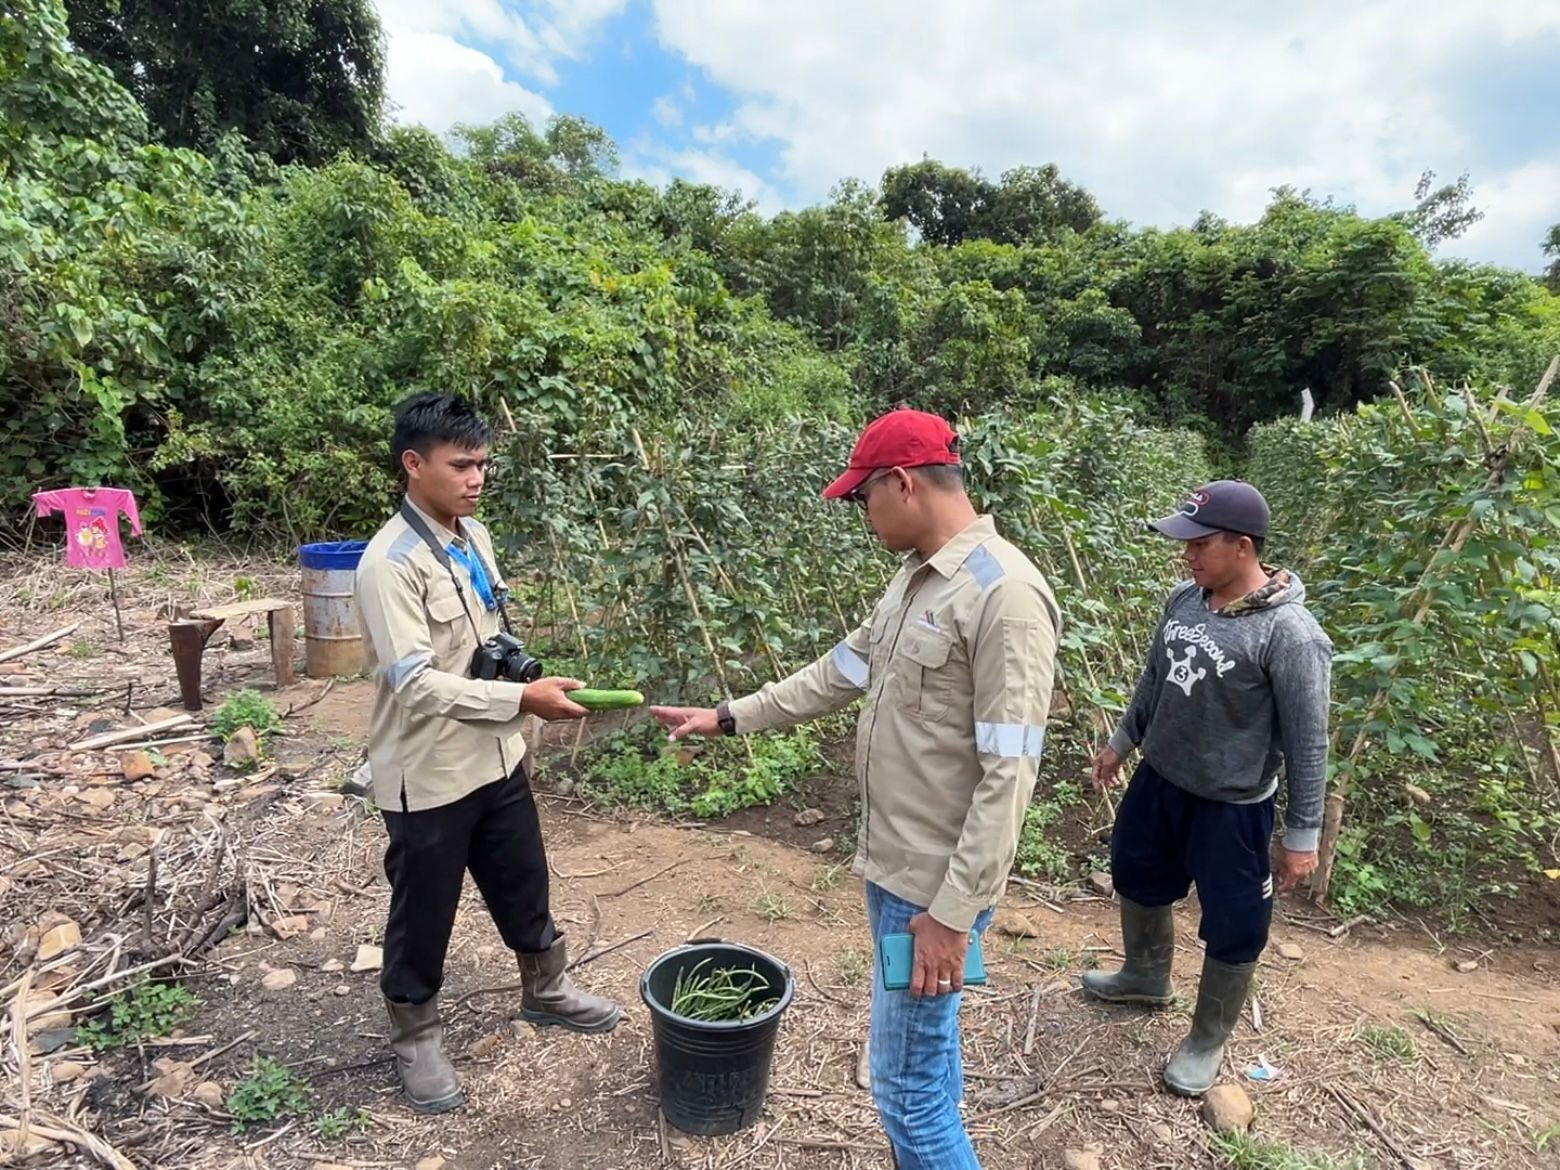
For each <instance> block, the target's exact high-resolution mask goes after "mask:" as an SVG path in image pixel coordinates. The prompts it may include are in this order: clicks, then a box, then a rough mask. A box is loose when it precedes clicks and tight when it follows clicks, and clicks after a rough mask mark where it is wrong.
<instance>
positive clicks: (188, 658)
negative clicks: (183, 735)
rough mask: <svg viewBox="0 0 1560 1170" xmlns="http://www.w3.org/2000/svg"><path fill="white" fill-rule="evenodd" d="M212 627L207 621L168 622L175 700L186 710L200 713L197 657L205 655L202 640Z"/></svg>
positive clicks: (204, 642)
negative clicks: (175, 680)
mask: <svg viewBox="0 0 1560 1170" xmlns="http://www.w3.org/2000/svg"><path fill="white" fill-rule="evenodd" d="M219 624H220V623H219ZM216 628H217V627H216V625H214V624H213V623H211V622H193V621H185V622H169V623H168V641H169V642H170V643H171V644H172V647H173V667H174V670H175V671H177V672H178V675H179V698H180V700H181V701H182V702H183V703H184V709H185V710H186V711H199V710H200V658H201V655H202V654H204V653H205V652H206V639H207V638H209V637H211V633H212V631H213V630H215V629H216Z"/></svg>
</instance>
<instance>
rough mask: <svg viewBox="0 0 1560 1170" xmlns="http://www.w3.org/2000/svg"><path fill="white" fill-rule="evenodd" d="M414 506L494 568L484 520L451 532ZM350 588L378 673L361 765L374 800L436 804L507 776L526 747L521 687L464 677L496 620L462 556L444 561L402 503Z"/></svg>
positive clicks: (407, 808)
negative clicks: (410, 520) (365, 759)
mask: <svg viewBox="0 0 1560 1170" xmlns="http://www.w3.org/2000/svg"><path fill="white" fill-rule="evenodd" d="M418 515H420V516H422V518H423V522H424V523H425V524H427V525H428V530H429V531H430V532H432V533H433V534H434V537H435V538H436V539H439V540H443V541H446V542H447V543H448V542H459V543H460V544H461V545H464V544H465V542H467V541H469V542H470V543H471V544H473V545H475V546H476V548H477V550H478V551H479V552H480V553H481V554H482V559H483V561H484V562H485V563H486V565H487V567H488V569H490V570H491V571H492V572H493V573H494V574H495V575H497V574H498V566H497V564H496V562H495V560H494V557H493V542H492V540H491V539H490V538H489V537H488V533H487V529H486V528H484V527H483V526H482V525H481V524H478V523H477V522H476V521H475V520H462V521H461V522H460V526H461V535H460V536H456V535H455V533H453V532H451V531H450V530H449V529H448V528H445V527H443V526H442V525H441V524H439V523H438V521H436V520H433V519H432V518H431V517H429V516H427V515H426V514H425V513H423V512H422V511H421V510H420V509H419V510H418ZM452 574H453V578H452ZM457 583H458V584H457ZM492 586H493V588H494V589H495V590H497V589H500V588H502V587H503V581H502V578H500V579H499V580H495V581H493V582H492ZM355 596H356V598H357V608H358V617H359V621H360V623H361V625H362V628H363V644H364V648H365V649H366V651H367V656H368V670H369V671H370V673H371V674H372V676H373V679H374V709H373V713H372V715H371V716H370V719H369V732H368V763H369V770H370V771H371V772H372V774H373V779H374V800H375V802H376V803H377V804H378V805H379V807H380V808H382V809H386V810H388V811H390V812H417V811H419V810H421V809H429V808H438V807H439V806H440V805H445V804H450V803H452V802H453V801H457V800H459V799H460V798H461V797H463V796H465V795H467V794H468V793H470V792H473V791H475V790H476V789H478V788H480V787H482V786H483V785H484V784H491V783H493V781H495V780H501V779H503V778H504V777H505V776H507V775H509V773H510V772H512V771H513V770H514V768H515V767H516V765H518V764H519V763H520V759H521V757H522V756H523V755H524V754H525V740H523V739H522V738H521V736H520V725H521V720H522V718H523V717H522V716H521V714H520V698H521V696H522V695H524V694H525V685H524V684H523V683H516V682H510V681H508V680H507V679H492V680H484V679H474V678H472V677H470V669H471V657H472V655H473V654H474V653H475V652H476V650H477V647H478V646H479V645H480V644H481V643H482V642H483V641H486V640H487V639H488V638H490V637H492V636H493V635H494V634H496V633H498V632H499V630H500V629H501V625H500V622H499V615H498V611H497V610H496V609H495V610H489V609H487V608H486V607H485V606H484V605H483V603H482V599H481V597H479V596H478V595H477V591H476V589H475V588H474V587H473V585H472V582H471V575H470V573H469V572H468V571H467V570H466V568H465V567H464V566H463V565H462V564H461V563H460V561H459V560H458V559H452V560H451V562H450V567H449V569H448V570H446V569H445V567H444V566H443V565H441V564H440V563H439V559H438V558H437V557H436V556H434V554H433V550H432V549H430V548H429V547H428V544H427V542H426V541H424V540H423V538H422V537H421V536H419V535H418V534H417V532H416V530H415V529H413V528H412V526H411V525H410V524H408V523H407V522H406V521H405V519H403V518H402V516H401V514H400V513H399V512H397V513H396V514H395V515H394V516H392V517H391V518H390V520H389V522H388V523H386V524H385V526H384V527H383V528H381V529H380V530H379V532H378V534H377V535H375V537H374V539H373V540H371V541H369V543H368V548H367V549H365V550H364V552H363V557H362V560H361V561H359V563H358V569H357V585H356V591H355Z"/></svg>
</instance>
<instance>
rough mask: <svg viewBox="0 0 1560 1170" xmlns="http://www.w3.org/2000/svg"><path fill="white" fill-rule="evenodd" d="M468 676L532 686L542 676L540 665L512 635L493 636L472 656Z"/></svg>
mask: <svg viewBox="0 0 1560 1170" xmlns="http://www.w3.org/2000/svg"><path fill="white" fill-rule="evenodd" d="M471 677H472V678H488V679H492V678H502V679H507V680H509V681H510V682H518V683H531V682H535V681H536V680H537V679H539V678H541V677H542V664H541V663H540V662H538V661H537V660H536V659H535V658H532V657H531V655H530V654H528V653H527V652H526V649H525V645H524V644H523V643H522V642H521V641H520V639H519V638H517V637H515V636H514V635H513V634H494V635H493V636H492V637H491V638H489V639H488V640H487V641H486V642H484V643H482V645H481V646H479V647H477V652H476V653H475V654H473V655H472V656H471Z"/></svg>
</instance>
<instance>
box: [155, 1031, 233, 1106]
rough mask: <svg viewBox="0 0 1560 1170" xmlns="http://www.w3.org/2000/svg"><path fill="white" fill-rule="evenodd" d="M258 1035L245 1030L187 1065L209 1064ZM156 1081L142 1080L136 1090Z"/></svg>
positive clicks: (194, 1067)
mask: <svg viewBox="0 0 1560 1170" xmlns="http://www.w3.org/2000/svg"><path fill="white" fill-rule="evenodd" d="M258 1035H260V1033H259V1031H258V1030H257V1029H254V1028H251V1029H250V1030H249V1031H247V1032H245V1033H244V1034H243V1035H242V1036H238V1037H236V1038H234V1039H232V1040H229V1041H228V1042H227V1043H226V1044H224V1045H222V1046H221V1047H220V1048H213V1049H212V1050H211V1051H210V1052H208V1053H206V1054H205V1055H204V1056H197V1057H196V1058H195V1059H194V1060H192V1061H190V1062H189V1066H190V1068H191V1070H194V1069H197V1068H200V1067H201V1066H202V1065H204V1064H210V1063H211V1062H212V1061H213V1060H216V1059H217V1057H219V1056H222V1055H223V1054H224V1053H228V1052H231V1051H232V1050H233V1049H235V1048H237V1047H238V1046H239V1045H240V1044H243V1043H245V1042H246V1041H249V1040H253V1039H254V1038H255V1037H256V1036H258ZM156 1083H157V1078H156V1077H153V1078H152V1079H151V1080H149V1081H143V1082H142V1083H141V1084H139V1085H137V1086H136V1087H135V1089H136V1092H138V1093H144V1092H146V1090H147V1089H149V1088H151V1087H152V1086H153V1085H155V1084H156Z"/></svg>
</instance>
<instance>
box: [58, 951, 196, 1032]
mask: <svg viewBox="0 0 1560 1170" xmlns="http://www.w3.org/2000/svg"><path fill="white" fill-rule="evenodd" d="M182 962H184V956H183V955H167V956H165V957H163V958H161V959H156V960H153V961H152V962H150V963H142V964H141V965H140V966H139V967H126V968H125V969H124V970H123V971H116V972H114V973H113V974H112V975H105V976H104V977H103V978H101V979H94V980H93V981H92V982H91V983H84V984H82V985H81V986H80V987H78V988H76V989H74V990H73V991H69V992H66V993H65V994H64V995H63V996H61V997H60V998H59V999H57V1000H54V1001H53V1002H52V1003H46V1004H43V1005H41V1006H39V1007H35V1008H33V1009H32V1011H30V1012H28V1013H27V1018H28V1019H29V1020H31V1019H32V1018H34V1017H35V1016H41V1015H45V1014H47V1013H52V1012H57V1011H61V1010H62V1009H63V1008H64V1007H65V1005H66V1004H69V1003H73V1002H75V1001H76V1000H78V999H80V998H81V997H82V996H83V995H86V994H88V993H89V992H93V991H98V990H100V989H102V988H104V987H107V986H108V985H109V984H111V983H118V982H120V981H121V980H124V979H128V978H131V977H132V976H135V975H145V974H147V973H148V972H151V971H158V970H161V969H162V968H163V967H170V966H172V965H173V964H174V963H182Z"/></svg>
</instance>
